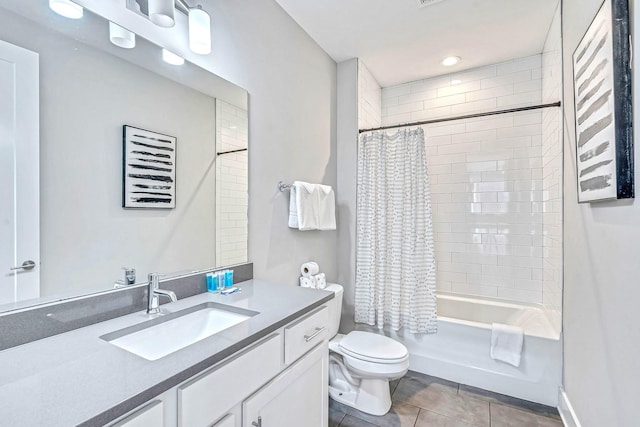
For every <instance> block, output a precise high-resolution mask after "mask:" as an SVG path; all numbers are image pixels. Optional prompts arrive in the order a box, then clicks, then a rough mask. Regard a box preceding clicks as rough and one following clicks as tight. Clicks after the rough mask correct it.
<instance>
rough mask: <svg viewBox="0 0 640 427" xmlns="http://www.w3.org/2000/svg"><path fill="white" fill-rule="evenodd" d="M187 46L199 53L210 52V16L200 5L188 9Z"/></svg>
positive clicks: (205, 53)
mask: <svg viewBox="0 0 640 427" xmlns="http://www.w3.org/2000/svg"><path fill="white" fill-rule="evenodd" d="M189 48H190V49H191V50H192V51H193V52H194V53H197V54H199V55H208V54H210V53H211V18H210V17H209V14H208V13H207V12H205V11H204V10H203V9H202V6H200V5H198V6H197V7H195V8H191V9H189Z"/></svg>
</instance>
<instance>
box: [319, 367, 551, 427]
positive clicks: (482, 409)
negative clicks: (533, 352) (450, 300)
mask: <svg viewBox="0 0 640 427" xmlns="http://www.w3.org/2000/svg"><path fill="white" fill-rule="evenodd" d="M390 386H391V393H392V395H391V398H392V401H393V406H392V407H391V411H390V412H389V413H388V414H387V415H385V416H382V417H376V416H373V415H368V414H365V413H362V412H360V411H357V410H355V409H353V408H350V407H348V406H345V405H342V404H340V403H338V402H335V401H334V400H331V399H330V404H329V427H562V421H560V417H559V416H558V412H557V411H556V409H555V408H551V407H549V406H544V405H540V404H537V403H532V402H527V401H524V400H520V399H516V398H513V397H509V396H505V395H502V394H496V393H492V392H489V391H486V390H481V389H478V388H475V387H470V386H466V385H463V384H458V383H454V382H451V381H446V380H442V379H440V378H436V377H431V376H428V375H424V374H420V373H417V372H412V371H409V372H408V373H407V375H406V376H404V377H403V378H402V379H400V380H396V381H394V382H392V383H391V384H390Z"/></svg>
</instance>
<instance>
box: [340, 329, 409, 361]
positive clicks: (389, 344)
mask: <svg viewBox="0 0 640 427" xmlns="http://www.w3.org/2000/svg"><path fill="white" fill-rule="evenodd" d="M340 348H341V349H342V350H343V351H344V352H345V353H347V354H349V355H350V356H353V357H356V358H360V359H365V360H372V359H373V360H372V361H377V362H380V363H392V362H397V361H400V360H403V359H406V358H407V355H408V352H407V348H406V347H405V346H404V345H402V344H400V343H399V342H398V341H396V340H393V339H391V338H389V337H385V336H384V335H378V334H374V333H372V332H362V331H353V332H350V333H349V334H347V336H345V337H344V338H342V340H340Z"/></svg>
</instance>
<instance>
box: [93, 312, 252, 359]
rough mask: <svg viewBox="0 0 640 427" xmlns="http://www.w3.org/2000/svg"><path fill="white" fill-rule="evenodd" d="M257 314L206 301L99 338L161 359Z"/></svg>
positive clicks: (136, 353)
mask: <svg viewBox="0 0 640 427" xmlns="http://www.w3.org/2000/svg"><path fill="white" fill-rule="evenodd" d="M256 314H258V313H257V312H255V311H250V310H244V309H240V308H236V307H231V306H225V305H222V304H216V303H205V304H200V305H197V306H195V307H191V308H188V309H185V310H182V311H178V312H176V313H171V314H168V315H165V316H162V317H158V318H156V319H153V320H150V321H148V322H144V323H142V324H140V325H135V326H132V327H129V328H125V329H122V330H120V331H116V332H112V333H110V334H107V335H103V336H101V337H100V338H102V339H103V340H105V341H107V342H109V343H110V344H113V345H115V346H117V347H120V348H122V349H123V350H126V351H128V352H130V353H133V354H135V355H138V356H140V357H143V358H145V359H147V360H158V359H160V358H161V357H164V356H166V355H168V354H171V353H173V352H175V351H178V350H180V349H183V348H185V347H187V346H189V345H191V344H194V343H196V342H198V341H201V340H203V339H205V338H208V337H210V336H212V335H215V334H217V333H219V332H221V331H224V330H225V329H228V328H230V327H232V326H235V325H238V324H240V323H242V322H245V321H247V320H248V319H250V318H251V317H252V316H255V315H256Z"/></svg>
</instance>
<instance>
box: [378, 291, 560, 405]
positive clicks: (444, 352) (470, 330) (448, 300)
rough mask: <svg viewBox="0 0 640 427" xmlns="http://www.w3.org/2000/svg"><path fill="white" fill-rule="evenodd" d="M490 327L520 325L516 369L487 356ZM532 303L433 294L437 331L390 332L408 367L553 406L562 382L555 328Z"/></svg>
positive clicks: (557, 333)
mask: <svg viewBox="0 0 640 427" xmlns="http://www.w3.org/2000/svg"><path fill="white" fill-rule="evenodd" d="M491 323H504V324H508V325H516V326H520V327H522V328H523V330H524V334H525V337H524V346H523V352H522V359H521V363H520V367H518V368H516V367H514V366H511V365H508V364H506V363H502V362H498V361H495V360H493V359H491V357H490V356H489V349H490V343H491ZM553 323H554V322H553V321H552V318H551V317H550V314H549V313H548V312H546V310H545V309H544V308H543V307H542V306H540V305H536V304H530V305H525V304H514V303H508V302H501V301H499V300H492V299H484V298H475V297H463V296H456V295H447V294H439V295H438V333H437V334H434V335H414V334H411V333H408V332H407V333H404V332H403V331H399V332H397V333H393V332H392V333H389V334H388V335H389V336H391V337H392V338H396V339H398V340H399V341H401V342H402V343H404V344H405V345H406V347H407V348H408V350H409V355H410V356H409V361H410V369H411V370H412V371H417V372H422V373H424V374H428V375H433V376H436V377H440V378H445V379H448V380H451V381H455V382H458V383H461V384H467V385H471V386H475V387H479V388H482V389H485V390H490V391H494V392H497V393H501V394H506V395H509V396H514V397H518V398H520V399H525V400H529V401H532V402H538V403H542V404H544V405H549V406H554V407H555V406H557V403H558V388H559V386H560V383H561V378H562V344H561V341H560V333H559V330H558V329H557V328H556V327H554V324H553Z"/></svg>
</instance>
